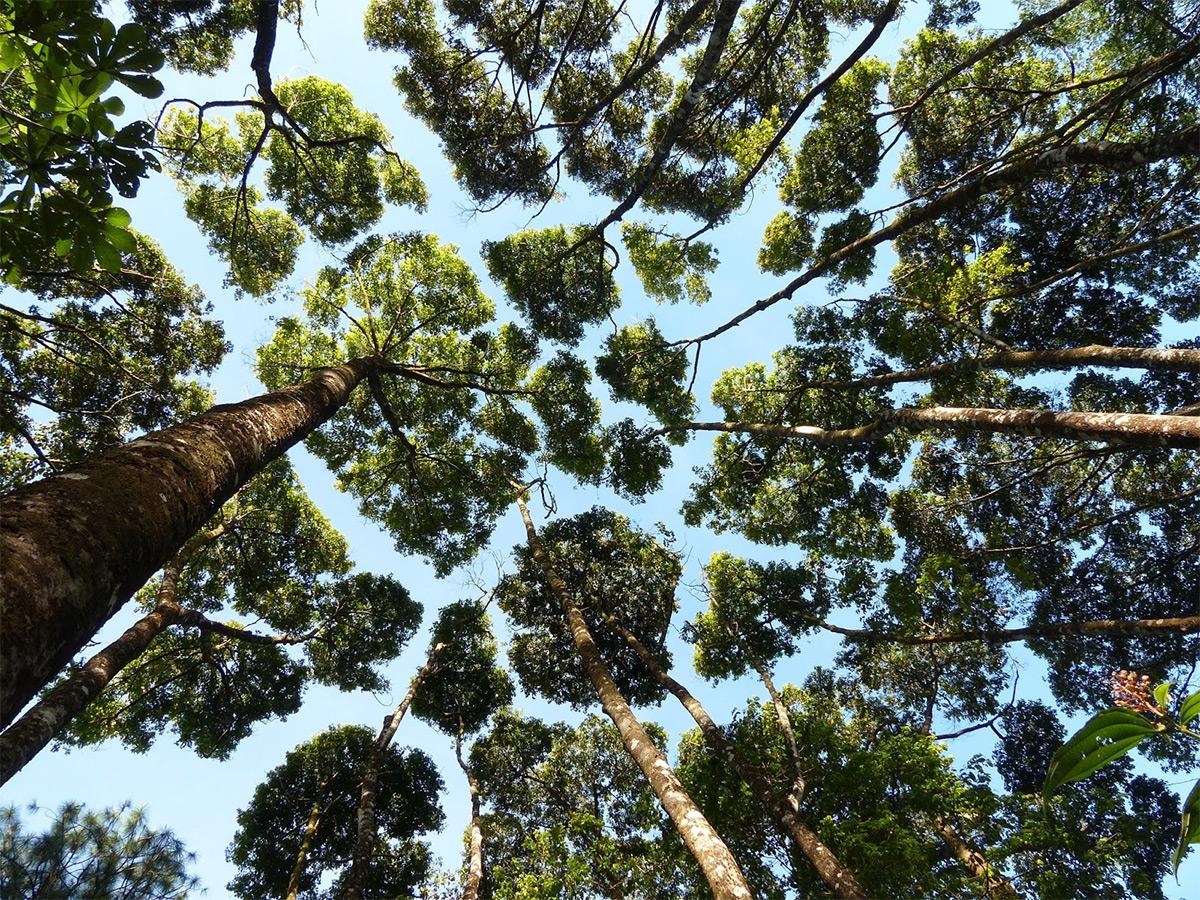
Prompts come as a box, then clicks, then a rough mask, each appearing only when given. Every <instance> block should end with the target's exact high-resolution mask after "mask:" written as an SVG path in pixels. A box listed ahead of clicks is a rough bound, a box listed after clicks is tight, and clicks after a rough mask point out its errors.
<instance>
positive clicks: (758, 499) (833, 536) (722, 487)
mask: <svg viewBox="0 0 1200 900" xmlns="http://www.w3.org/2000/svg"><path fill="white" fill-rule="evenodd" d="M794 320H795V323H796V334H797V338H798V343H797V344H796V345H793V346H789V347H787V348H786V349H784V350H781V351H779V352H777V353H776V354H775V355H774V361H775V368H774V369H773V370H772V371H768V370H767V368H766V367H765V366H763V365H762V364H760V363H750V364H749V365H746V366H743V367H741V368H738V369H731V370H728V371H726V372H724V373H723V374H722V375H721V377H720V378H719V379H718V380H717V382H716V384H715V385H714V386H713V394H712V396H713V402H714V403H716V404H717V405H718V407H720V408H721V409H722V410H723V413H724V415H723V418H724V419H725V420H726V421H730V422H783V423H785V424H793V423H794V424H803V425H816V426H819V427H821V428H826V429H834V430H836V429H839V428H854V427H858V426H861V425H864V424H866V423H868V422H870V421H871V419H872V414H873V412H874V411H876V410H879V409H881V408H882V405H883V402H884V394H883V392H882V391H881V390H879V389H878V388H867V389H863V390H861V391H817V390H807V389H805V387H804V385H805V383H806V382H808V381H810V380H822V379H838V378H845V377H847V376H848V375H849V373H850V372H852V371H853V366H854V364H855V363H857V362H859V361H860V360H861V354H862V350H861V347H860V345H857V343H856V342H854V341H853V340H852V337H853V336H854V333H853V332H850V333H849V334H847V333H846V331H845V330H844V328H845V325H846V324H848V323H847V320H846V318H845V317H844V316H842V315H841V314H840V313H838V312H837V311H835V310H831V309H825V308H822V309H809V308H802V309H800V310H798V311H797V313H796V314H795V317H794ZM835 335H836V336H838V337H839V338H843V339H844V340H836V341H835V340H831V337H832V336H835ZM903 452H904V444H903V441H902V440H901V439H899V438H896V437H888V438H885V439H883V440H879V441H871V442H867V443H862V444H856V445H850V446H827V445H822V444H817V443H814V442H810V441H803V440H795V439H791V438H786V437H779V436H772V435H753V436H742V435H735V434H728V435H727V434H722V435H719V436H718V437H717V438H716V440H715V441H714V442H713V458H712V459H713V461H712V463H711V464H710V465H708V466H706V467H703V468H701V469H698V470H697V473H698V474H699V476H700V480H699V481H698V482H697V483H696V485H695V487H694V489H693V496H692V498H691V499H689V500H687V501H686V502H685V503H684V516H685V518H686V520H687V521H688V523H689V524H693V525H695V524H700V523H701V522H703V523H706V524H708V525H710V526H711V527H714V528H717V529H719V530H725V529H732V530H737V531H739V532H741V533H742V534H744V535H745V536H746V537H748V538H750V539H751V540H754V541H758V542H760V543H769V544H786V543H798V544H800V546H801V547H803V548H804V549H806V550H810V551H815V552H819V553H821V554H822V555H828V556H832V557H836V558H851V557H858V558H862V559H878V560H883V559H888V558H890V557H891V556H892V554H893V553H894V552H895V544H894V541H893V539H892V535H891V533H890V529H889V528H888V527H887V525H886V521H885V515H886V506H885V500H886V492H885V490H884V485H885V484H886V483H887V482H888V481H890V480H891V479H892V478H894V477H895V476H896V474H897V473H898V472H899V470H900V466H901V463H902V459H903V456H902V454H903Z"/></svg>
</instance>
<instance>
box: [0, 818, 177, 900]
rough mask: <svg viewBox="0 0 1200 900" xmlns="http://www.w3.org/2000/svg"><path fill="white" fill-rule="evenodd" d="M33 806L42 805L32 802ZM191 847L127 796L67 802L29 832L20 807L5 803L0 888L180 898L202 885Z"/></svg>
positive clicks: (16, 893) (71, 895)
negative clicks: (93, 806) (101, 806)
mask: <svg viewBox="0 0 1200 900" xmlns="http://www.w3.org/2000/svg"><path fill="white" fill-rule="evenodd" d="M29 811H30V812H31V813H36V812H38V809H37V807H36V806H31V807H30V809H29ZM192 861H193V859H192V855H191V854H190V853H188V852H187V851H186V850H185V849H184V846H183V844H181V843H180V841H179V839H178V838H176V837H175V835H173V834H172V833H171V832H170V831H167V830H165V829H162V830H160V829H154V828H151V827H150V826H149V825H147V824H146V818H145V814H144V812H143V811H142V810H141V809H133V808H132V807H130V805H129V804H125V805H124V806H122V807H120V808H118V809H108V810H105V811H103V812H93V811H90V810H87V809H85V808H84V807H83V806H82V805H81V804H78V803H67V804H64V805H63V806H62V808H60V809H59V810H58V811H57V812H56V813H55V814H54V819H53V821H52V822H51V823H50V827H49V828H48V829H46V830H45V831H43V832H39V833H30V832H29V831H28V827H27V826H26V825H25V824H24V823H22V821H21V815H20V813H19V812H18V811H17V810H16V808H15V807H12V806H9V807H7V808H6V809H2V810H0V896H3V897H4V898H5V900H8V898H13V900H17V898H19V897H61V898H63V900H86V898H90V897H129V898H130V900H181V898H183V897H187V896H188V895H189V893H190V892H191V890H192V889H193V888H195V887H197V879H196V878H195V877H194V876H193V875H191V874H189V872H188V868H189V866H190V864H191V863H192Z"/></svg>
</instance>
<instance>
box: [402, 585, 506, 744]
mask: <svg viewBox="0 0 1200 900" xmlns="http://www.w3.org/2000/svg"><path fill="white" fill-rule="evenodd" d="M430 642H431V644H432V645H433V646H434V647H437V646H438V645H439V644H441V645H443V646H442V649H441V650H440V651H438V654H437V659H436V663H435V665H434V669H433V671H432V672H430V673H429V674H428V675H426V676H425V679H424V680H423V681H422V682H421V685H420V687H419V688H418V689H417V693H416V695H415V696H414V697H413V704H412V711H413V714H414V715H416V716H418V717H420V718H422V719H424V720H425V721H427V722H431V723H433V724H434V725H436V726H437V727H438V728H440V729H441V730H442V731H444V732H446V733H447V734H452V735H459V736H461V735H463V734H474V733H475V732H477V731H479V729H481V728H482V727H483V726H484V725H485V724H486V723H487V720H488V717H489V716H491V714H492V713H493V712H495V711H496V710H497V709H499V708H500V707H502V706H507V705H508V704H509V703H511V702H512V698H513V684H512V680H511V679H510V678H509V677H508V673H507V672H505V671H504V669H501V668H500V667H498V666H497V665H496V659H497V656H498V652H497V648H496V640H495V638H494V637H492V625H491V621H490V619H489V618H488V614H487V611H486V610H485V608H484V606H483V604H482V603H479V602H478V601H474V600H460V601H459V602H457V603H451V604H450V605H449V606H445V607H443V608H442V610H441V611H440V612H439V613H438V617H437V620H436V621H435V622H434V625H433V636H432V638H431V639H430Z"/></svg>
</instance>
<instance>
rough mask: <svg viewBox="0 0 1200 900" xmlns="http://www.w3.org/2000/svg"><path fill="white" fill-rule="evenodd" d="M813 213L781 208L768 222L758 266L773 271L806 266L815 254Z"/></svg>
mask: <svg viewBox="0 0 1200 900" xmlns="http://www.w3.org/2000/svg"><path fill="white" fill-rule="evenodd" d="M813 221H814V220H813V217H812V216H804V215H797V214H796V213H794V212H792V211H791V210H790V209H784V210H780V211H779V212H778V213H777V214H776V215H775V218H773V219H771V221H770V222H768V223H767V228H766V231H764V232H763V245H762V248H761V249H760V250H759V251H758V267H759V268H760V269H762V270H763V271H764V272H770V273H771V274H772V275H782V274H784V273H785V272H792V271H797V270H799V269H803V268H804V267H805V265H807V264H808V263H809V262H811V261H812V256H813Z"/></svg>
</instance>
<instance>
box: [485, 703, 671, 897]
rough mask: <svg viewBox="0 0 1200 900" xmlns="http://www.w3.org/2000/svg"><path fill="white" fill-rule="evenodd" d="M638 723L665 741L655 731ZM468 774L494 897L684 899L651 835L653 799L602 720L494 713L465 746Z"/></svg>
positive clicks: (660, 844)
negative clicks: (479, 806) (476, 795)
mask: <svg viewBox="0 0 1200 900" xmlns="http://www.w3.org/2000/svg"><path fill="white" fill-rule="evenodd" d="M646 727H647V730H648V731H649V732H650V734H651V736H652V737H653V738H654V739H655V740H656V741H660V742H662V741H665V739H666V735H665V733H664V732H663V731H662V730H661V729H659V728H658V727H657V726H654V725H653V724H647V726H646ZM660 746H663V744H661V743H660ZM471 768H472V770H473V771H474V772H475V773H476V775H477V777H478V778H479V781H480V787H481V790H482V792H483V796H484V798H485V801H486V814H485V815H484V820H483V829H484V836H485V837H484V853H485V855H486V862H487V866H488V871H489V872H490V873H491V878H492V879H493V882H494V884H493V891H494V893H493V896H494V897H495V898H496V900H517V898H539V900H540V898H545V900H551V898H572V900H584V898H597V897H612V896H626V897H632V896H637V897H646V898H653V900H668V898H675V897H683V896H693V895H690V894H685V893H684V887H685V885H684V882H683V880H682V878H681V872H680V869H679V864H678V863H677V862H676V859H675V851H674V848H673V847H672V845H671V844H670V843H669V842H668V841H664V839H663V838H662V837H660V829H662V827H663V825H664V816H663V813H662V811H661V809H660V808H659V806H658V803H657V801H656V800H655V798H654V795H653V794H652V793H651V792H650V788H649V786H648V785H647V784H646V782H645V779H644V778H643V776H642V773H641V772H640V771H639V770H638V768H637V766H636V765H635V764H634V762H633V760H632V759H630V758H629V756H628V754H627V753H626V752H625V748H624V747H623V746H622V743H621V737H620V735H619V734H617V731H616V729H615V728H613V727H612V726H611V725H609V724H608V723H607V722H605V721H603V720H602V719H600V718H598V717H596V716H588V717H587V718H585V719H584V720H583V722H582V723H580V725H579V726H578V727H576V728H570V727H568V726H566V725H561V724H558V725H546V724H544V723H543V722H541V721H539V720H537V719H530V718H524V717H522V716H520V715H519V714H518V713H515V712H512V711H502V712H501V713H500V714H498V715H497V716H496V719H495V721H494V723H493V725H492V728H491V730H490V731H489V732H488V733H487V734H485V735H484V736H483V737H481V738H480V739H479V740H477V741H476V742H475V745H474V746H473V747H472V748H471Z"/></svg>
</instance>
